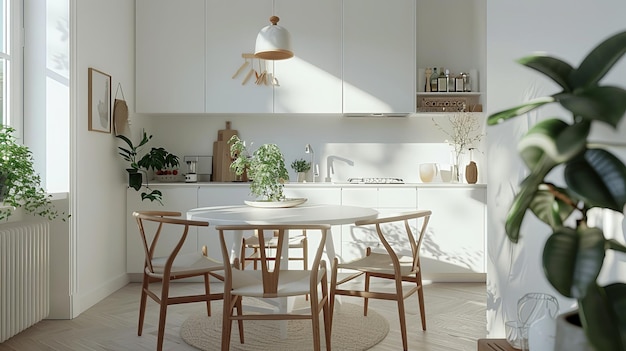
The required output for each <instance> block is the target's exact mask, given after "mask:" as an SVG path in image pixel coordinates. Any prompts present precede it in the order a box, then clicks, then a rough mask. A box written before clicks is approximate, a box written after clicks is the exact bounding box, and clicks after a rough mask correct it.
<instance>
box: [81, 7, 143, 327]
mask: <svg viewBox="0 0 626 351" xmlns="http://www.w3.org/2000/svg"><path fill="white" fill-rule="evenodd" d="M71 11H72V12H73V13H72V17H71V18H72V20H73V21H74V22H73V23H72V32H71V34H72V36H73V44H74V46H73V50H72V59H73V70H72V73H73V79H72V83H73V84H74V87H75V89H73V91H72V93H73V95H72V96H73V98H74V99H73V109H74V111H73V112H74V114H73V120H72V177H73V178H72V182H71V183H72V185H71V187H72V188H71V192H70V193H71V196H72V198H71V213H72V218H73V221H74V222H73V224H74V225H73V227H72V230H73V236H74V237H73V238H74V242H73V243H72V244H73V246H74V248H75V252H76V257H75V259H76V260H75V270H76V276H75V285H74V287H73V292H74V306H73V315H74V316H77V315H78V314H80V313H81V312H83V311H84V310H86V309H87V308H89V307H90V306H92V305H93V304H95V303H96V302H98V301H100V300H101V299H103V298H104V297H106V296H108V295H109V294H111V293H112V292H114V291H115V290H117V289H119V288H120V287H122V286H124V285H125V284H126V283H127V282H128V278H127V276H126V224H125V223H126V219H125V213H126V211H125V207H124V204H125V203H126V196H125V195H126V187H125V186H124V183H125V181H126V179H125V174H124V171H123V169H124V167H123V165H122V163H121V162H120V157H119V156H118V155H117V151H116V150H117V145H118V142H117V139H116V138H115V137H114V136H113V134H105V133H98V132H92V131H88V130H87V92H88V89H87V77H88V68H89V67H93V68H96V69H98V70H100V71H102V72H105V73H107V74H109V75H111V77H112V88H113V91H112V96H113V97H114V95H115V89H116V87H117V85H118V83H121V84H122V87H123V89H124V94H125V96H126V99H132V97H133V92H134V52H135V49H134V23H135V2H134V1H132V0H108V1H99V0H80V1H79V0H72V1H71ZM131 111H132V107H131Z"/></svg>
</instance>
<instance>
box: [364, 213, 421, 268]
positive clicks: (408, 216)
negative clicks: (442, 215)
mask: <svg viewBox="0 0 626 351" xmlns="http://www.w3.org/2000/svg"><path fill="white" fill-rule="evenodd" d="M431 215H432V211H430V210H416V211H409V212H402V213H398V214H390V215H385V214H380V215H378V217H376V218H374V219H367V220H362V221H357V222H356V223H355V224H356V225H357V226H365V225H374V226H375V228H376V232H377V233H378V237H379V239H380V241H381V243H382V244H383V246H384V247H385V249H386V250H387V252H388V253H389V255H390V256H391V260H392V262H393V264H394V267H395V268H397V269H399V266H400V261H399V258H398V253H397V252H396V250H395V249H394V248H393V247H392V246H391V245H390V243H389V240H388V238H387V236H386V235H385V234H386V231H385V230H384V228H383V225H384V224H388V223H394V222H403V224H404V229H405V233H406V235H407V240H408V242H409V244H410V245H411V255H412V259H413V267H412V272H415V271H416V270H417V267H418V266H419V251H420V247H421V245H422V240H423V239H424V234H425V233H426V228H427V227H428V222H429V220H430V216H431ZM420 218H422V225H421V228H420V229H419V232H418V233H417V238H416V235H415V234H414V233H413V230H412V229H411V222H415V223H417V222H418V221H417V220H418V219H420Z"/></svg>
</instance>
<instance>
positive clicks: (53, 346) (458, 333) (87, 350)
mask: <svg viewBox="0 0 626 351" xmlns="http://www.w3.org/2000/svg"><path fill="white" fill-rule="evenodd" d="M174 286H175V288H174V290H173V291H174V293H177V292H178V293H185V292H189V291H191V290H194V291H196V290H198V291H201V290H202V285H201V284H199V283H178V284H174ZM140 288H141V286H140V284H137V283H131V284H129V285H127V286H125V287H124V288H122V289H120V290H119V291H117V292H115V293H114V294H112V295H110V296H109V297H107V298H106V299H104V300H103V301H101V302H100V303H98V304H96V305H95V306H93V307H92V308H90V309H89V310H87V311H85V312H84V313H82V314H81V315H80V316H78V317H77V318H75V319H73V320H44V321H42V322H40V323H37V324H36V325H34V326H33V327H31V328H29V329H27V330H25V331H23V332H22V333H20V334H18V335H16V336H14V337H12V338H11V339H9V340H7V341H5V342H4V343H1V344H0V351H9V350H11V351H13V350H17V351H40V350H41V351H43V350H46V351H50V350H59V351H92V350H93V351H104V350H107V351H108V350H111V351H113V350H115V351H122V350H128V351H131V350H132V351H140V350H155V349H156V323H157V322H158V308H157V305H156V304H155V303H154V302H152V301H151V300H149V302H148V310H147V312H146V322H145V325H144V332H143V336H137V318H138V306H139V292H140ZM424 291H425V303H426V323H427V327H428V329H427V331H426V332H423V331H422V329H421V325H420V318H419V308H418V306H417V297H415V296H411V297H409V298H408V299H407V302H408V304H407V307H406V308H407V323H408V331H409V349H410V350H416V351H421V350H428V351H451V350H468V351H469V350H472V351H474V350H476V344H477V340H478V339H479V338H484V337H485V335H486V317H485V306H486V289H485V284H484V283H435V284H431V285H426V286H425V289H424ZM343 298H344V299H345V301H347V302H351V303H357V304H362V300H360V299H358V298H350V297H343ZM202 308H204V307H203V305H202V304H186V305H178V306H170V308H169V310H168V316H167V326H166V336H165V344H164V350H176V351H186V350H197V349H195V348H193V347H191V346H189V345H187V344H186V343H185V342H184V341H183V340H182V339H181V338H180V336H179V328H178V326H180V325H181V324H182V322H183V321H184V320H185V319H187V318H188V317H189V316H190V315H191V314H193V313H194V312H196V311H197V310H198V309H202ZM370 308H373V309H375V310H376V311H377V312H379V313H381V314H382V315H383V316H385V317H386V318H387V320H388V321H389V326H390V331H389V334H388V335H387V337H386V338H385V340H383V341H382V342H381V343H380V344H378V345H376V346H375V347H374V348H372V349H371V350H380V351H391V350H393V351H396V350H401V349H402V339H401V337H400V332H399V322H398V317H397V309H396V305H395V303H393V302H389V301H380V300H371V302H370ZM215 312H218V311H214V313H215ZM218 349H219V345H216V350H218ZM339 351H340V350H339Z"/></svg>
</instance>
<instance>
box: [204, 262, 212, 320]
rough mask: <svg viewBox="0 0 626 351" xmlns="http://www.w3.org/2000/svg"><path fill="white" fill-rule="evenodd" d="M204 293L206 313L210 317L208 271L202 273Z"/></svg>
mask: <svg viewBox="0 0 626 351" xmlns="http://www.w3.org/2000/svg"><path fill="white" fill-rule="evenodd" d="M204 293H205V294H206V299H207V300H206V313H207V316H209V317H211V286H210V285H209V273H207V274H205V275H204Z"/></svg>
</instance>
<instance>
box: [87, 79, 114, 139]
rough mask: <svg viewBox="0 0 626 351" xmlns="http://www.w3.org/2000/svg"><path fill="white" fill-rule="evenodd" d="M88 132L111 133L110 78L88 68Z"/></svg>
mask: <svg viewBox="0 0 626 351" xmlns="http://www.w3.org/2000/svg"><path fill="white" fill-rule="evenodd" d="M88 85H89V97H88V99H89V107H88V108H89V130H92V131H94V132H101V133H111V76H110V75H108V74H106V73H104V72H101V71H98V70H97V69H95V68H91V67H90V68H89V82H88Z"/></svg>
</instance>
